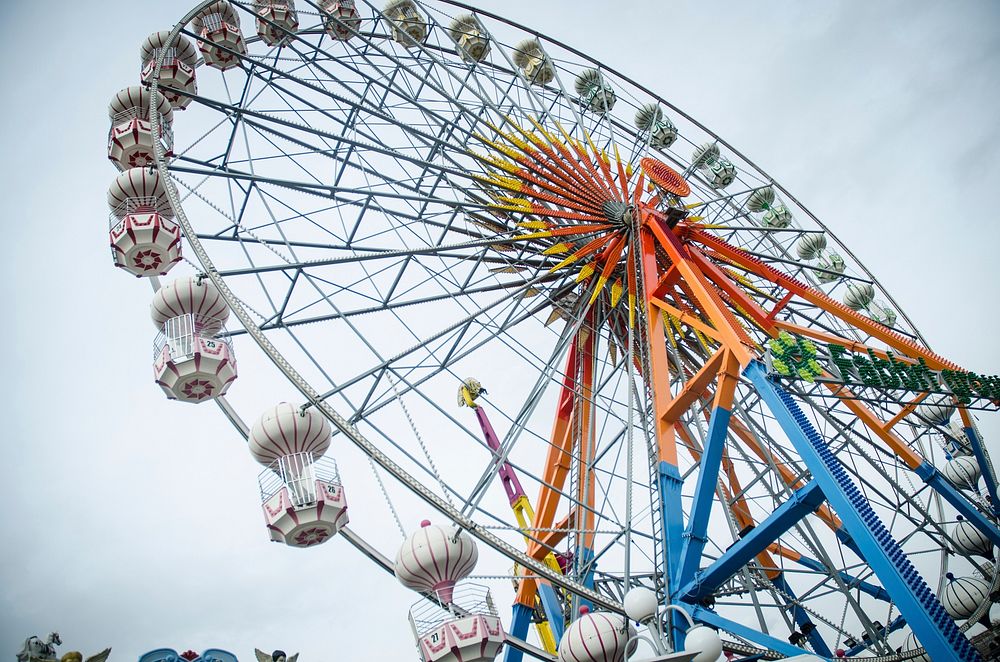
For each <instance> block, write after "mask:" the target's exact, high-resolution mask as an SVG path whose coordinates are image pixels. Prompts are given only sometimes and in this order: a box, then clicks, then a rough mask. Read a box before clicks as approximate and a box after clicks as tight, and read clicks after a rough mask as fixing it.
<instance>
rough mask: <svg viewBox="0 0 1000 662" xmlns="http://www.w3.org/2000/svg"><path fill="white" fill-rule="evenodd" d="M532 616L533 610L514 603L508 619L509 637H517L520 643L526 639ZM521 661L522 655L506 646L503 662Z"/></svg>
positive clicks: (520, 652)
mask: <svg viewBox="0 0 1000 662" xmlns="http://www.w3.org/2000/svg"><path fill="white" fill-rule="evenodd" d="M533 615H534V609H532V608H531V607H528V606H527V605H522V604H519V603H517V602H515V603H514V613H513V614H512V615H511V619H510V636H512V637H517V638H518V639H521V640H522V641H523V640H525V639H527V637H528V626H529V625H531V617H532V616H533ZM523 659H524V653H523V652H522V651H520V650H519V649H517V648H514V647H513V646H508V647H507V650H506V652H505V653H504V656H503V660H504V662H521V661H522V660H523Z"/></svg>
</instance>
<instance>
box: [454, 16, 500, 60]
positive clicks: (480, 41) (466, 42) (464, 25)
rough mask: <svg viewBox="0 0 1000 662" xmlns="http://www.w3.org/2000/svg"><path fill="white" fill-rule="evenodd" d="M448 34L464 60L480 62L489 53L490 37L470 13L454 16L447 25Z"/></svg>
mask: <svg viewBox="0 0 1000 662" xmlns="http://www.w3.org/2000/svg"><path fill="white" fill-rule="evenodd" d="M448 34H449V35H450V36H451V38H452V40H454V42H455V46H457V50H458V52H459V54H460V55H461V56H462V59H463V60H465V61H466V62H482V61H483V60H485V59H486V56H487V55H489V53H490V38H489V36H488V35H487V34H486V31H485V30H484V29H483V26H482V25H480V23H479V20H478V19H476V17H475V16H473V15H472V14H463V15H462V16H458V17H456V18H455V19H454V20H453V21H452V22H451V24H450V25H449V26H448Z"/></svg>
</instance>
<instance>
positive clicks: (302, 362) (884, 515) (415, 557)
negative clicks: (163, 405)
mask: <svg viewBox="0 0 1000 662" xmlns="http://www.w3.org/2000/svg"><path fill="white" fill-rule="evenodd" d="M178 18H179V22H178V23H177V25H176V26H175V27H174V28H173V29H172V30H164V31H160V32H155V33H153V34H151V35H150V36H149V37H147V38H146V40H145V41H143V42H142V46H141V49H140V56H141V57H140V59H141V63H140V76H139V79H138V80H137V81H135V84H134V85H131V86H128V87H125V88H124V89H122V90H121V91H120V92H118V93H117V94H116V95H115V96H114V98H113V99H112V102H111V104H110V107H109V115H110V119H111V130H110V134H109V141H108V145H109V147H108V156H109V158H110V160H111V161H112V163H113V164H114V165H115V166H116V168H117V169H118V170H119V174H118V175H117V177H116V178H115V179H114V181H113V182H112V184H111V186H110V188H109V191H108V204H109V207H110V208H111V217H110V241H111V246H112V252H113V258H114V263H115V265H116V266H118V267H120V268H122V269H123V270H125V271H127V272H129V273H131V274H133V275H135V276H139V277H145V278H147V279H148V280H149V281H150V282H151V283H152V285H153V289H154V296H153V300H152V304H151V312H152V318H153V322H154V324H155V325H156V328H157V330H158V336H157V338H156V340H155V343H154V359H153V364H154V366H153V367H154V376H155V381H156V382H157V384H159V386H160V387H161V388H162V389H163V391H164V393H165V394H166V396H167V397H169V398H171V399H176V400H179V401H184V402H190V403H205V402H208V401H214V402H215V403H216V404H217V405H218V406H219V407H220V409H221V410H222V412H223V414H224V415H225V416H227V417H228V418H229V420H230V421H231V422H232V423H233V424H234V426H235V428H236V429H237V430H238V432H239V433H240V434H241V435H242V436H243V437H244V438H246V440H247V442H248V447H249V450H250V452H251V453H252V455H253V457H254V458H255V459H256V460H257V461H258V462H259V463H260V464H261V465H263V471H262V473H261V475H260V477H259V481H260V488H261V504H260V507H261V508H262V511H263V514H264V519H265V526H266V531H267V535H269V536H270V537H271V539H272V540H274V541H276V542H278V543H282V544H286V545H288V546H290V547H300V548H301V547H315V546H317V545H321V544H324V543H327V542H328V541H330V540H332V539H334V538H343V539H346V540H347V541H348V542H349V543H350V544H352V545H354V546H355V547H357V548H358V550H359V551H360V552H361V553H362V554H363V555H364V556H365V558H368V559H370V560H371V561H373V562H374V563H375V564H376V565H378V566H381V567H382V568H383V569H385V570H387V571H389V572H393V573H394V574H395V575H396V576H397V577H398V578H399V580H400V581H401V582H402V583H403V585H404V586H407V587H409V588H412V589H413V590H414V591H416V592H417V593H419V594H420V595H418V596H415V598H414V599H415V604H414V606H413V608H412V609H411V611H410V626H411V627H412V629H413V633H414V636H415V640H416V645H417V651H418V652H417V653H416V654H417V655H418V656H419V657H420V659H422V660H425V661H428V662H429V661H431V660H465V661H468V660H492V659H495V658H496V657H498V656H500V655H503V658H504V659H505V660H508V661H512V662H516V661H518V660H521V659H523V658H524V657H525V656H527V657H531V658H537V659H542V660H556V659H558V660H561V661H567V662H568V661H576V662H583V661H597V660H624V659H633V660H638V659H645V660H650V659H657V660H661V659H662V660H667V659H676V660H691V659H694V660H696V661H697V662H706V661H708V660H715V659H718V658H720V656H721V655H722V654H723V652H724V651H725V653H726V655H728V656H730V657H732V656H737V659H739V658H742V657H753V659H780V658H785V657H794V656H803V655H806V656H812V657H809V658H808V659H817V658H819V659H829V658H836V657H847V658H857V659H879V660H895V659H925V660H926V659H935V660H937V659H959V660H978V659H981V656H982V653H981V651H985V650H987V648H988V646H989V644H990V642H991V641H992V639H991V637H992V627H991V622H990V607H991V606H992V603H993V600H994V598H995V597H996V596H997V589H998V588H1000V586H998V579H997V573H996V571H995V569H996V566H995V554H996V547H997V545H998V544H1000V529H998V527H997V516H998V513H1000V511H998V506H1000V498H998V492H997V480H996V476H995V472H994V469H993V467H992V464H991V462H990V459H989V455H988V453H987V451H986V449H985V446H984V441H983V439H982V438H981V437H980V435H979V432H978V430H977V428H976V424H975V418H974V415H973V412H974V411H975V410H977V409H995V408H996V406H997V404H998V403H1000V378H997V377H993V376H984V375H979V374H976V373H973V372H970V371H968V370H966V369H965V368H963V367H960V366H958V365H956V364H954V363H953V362H951V361H949V360H948V359H947V358H944V357H941V356H938V355H937V354H935V353H934V352H933V351H932V350H930V349H929V348H928V347H927V345H926V343H925V341H924V340H923V338H922V337H921V335H920V334H919V332H918V331H917V330H916V329H915V328H914V326H913V325H912V323H911V322H910V321H909V319H908V318H907V317H906V315H905V313H904V312H903V311H901V310H899V308H898V306H897V305H896V304H895V303H894V301H893V300H892V298H891V296H890V295H889V294H888V293H887V292H885V291H884V290H883V288H882V287H881V286H880V285H879V284H878V282H877V281H876V280H875V278H874V276H873V275H872V273H871V272H870V271H869V270H868V269H866V268H865V267H864V266H863V265H861V264H860V262H859V261H858V260H857V259H856V258H855V257H854V255H853V254H852V253H851V252H850V250H849V249H848V248H847V247H846V246H843V245H842V244H841V243H840V242H839V241H838V240H837V238H836V237H835V236H834V235H833V233H832V232H831V231H830V229H828V228H827V227H826V226H825V225H823V224H822V223H821V222H820V221H819V220H818V219H816V218H815V217H814V216H813V215H812V214H811V213H810V212H809V211H808V210H807V209H806V208H805V207H804V206H802V205H801V204H800V203H799V202H798V201H797V200H796V199H795V198H794V197H793V196H792V194H791V193H789V192H788V191H786V190H785V189H784V188H783V187H782V186H781V185H780V184H779V183H778V182H776V181H775V180H774V179H772V178H771V177H770V176H768V175H767V174H766V173H764V172H763V171H762V170H760V168H758V167H757V166H756V165H754V163H753V162H752V161H750V160H749V159H748V158H747V157H745V156H743V155H742V154H740V153H739V152H738V151H737V150H736V149H735V148H734V147H733V146H731V145H729V144H728V143H727V142H726V141H725V140H724V139H722V138H721V137H719V136H717V135H715V134H713V133H712V132H711V131H710V130H708V129H707V128H706V127H704V126H702V125H701V124H699V123H698V122H697V120H695V119H694V118H692V117H690V116H688V115H687V114H685V113H684V112H683V111H682V110H680V109H679V108H677V107H675V106H673V105H672V104H671V103H670V101H669V99H664V98H661V97H659V96H657V95H656V94H655V92H653V91H650V90H649V89H646V88H645V87H642V86H641V85H640V84H638V83H636V82H633V81H631V80H630V79H629V78H627V77H626V76H625V75H624V74H621V73H619V72H616V71H614V70H612V69H609V68H607V67H605V66H603V65H602V64H601V63H599V62H597V61H595V60H593V59H591V58H589V57H587V56H586V55H585V54H583V53H581V52H579V51H577V50H575V49H573V48H572V47H571V46H568V45H565V44H563V43H561V42H560V41H557V40H555V39H552V38H549V37H546V36H544V35H541V34H539V33H538V32H536V31H534V30H532V29H530V28H529V27H524V26H520V25H517V24H515V23H513V22H511V21H509V20H507V19H505V18H503V17H501V16H496V15H493V14H491V13H488V12H483V11H479V10H476V9H474V8H472V7H469V6H466V5H464V4H462V3H459V2H453V1H451V0H434V1H431V0H392V1H391V2H389V3H388V4H386V5H384V6H376V5H373V4H371V3H368V2H357V3H355V2H353V1H349V0H340V1H336V0H322V1H318V2H312V1H303V0H299V2H297V3H293V2H292V1H291V0H273V1H267V2H240V1H236V0H233V1H225V0H216V1H209V2H201V3H200V4H198V5H197V6H195V7H193V8H192V9H191V10H190V11H189V12H188V13H187V14H185V15H183V16H180V17H178ZM175 124H176V130H175ZM161 277H165V278H163V279H162V281H161ZM237 357H238V358H239V360H240V368H239V370H237ZM241 392H242V393H257V394H259V393H273V397H271V398H270V399H271V400H272V401H273V402H275V403H276V404H275V405H274V406H273V407H270V408H268V409H267V410H266V411H264V412H263V413H261V412H260V411H245V409H246V406H245V405H244V404H243V397H241V395H240V394H241ZM282 399H286V400H289V401H290V402H279V401H280V400H282ZM247 400H248V401H253V400H254V399H253V398H247ZM178 415H182V412H179V414H178ZM332 456H336V457H337V461H338V462H337V463H335V462H334V461H333V459H332ZM348 503H350V504H351V508H350V509H348ZM247 507H254V506H253V505H252V504H248V506H247ZM348 513H349V515H348ZM289 553H295V552H292V551H290V552H289ZM506 604H511V605H512V607H511V608H510V610H508V609H507V607H506ZM400 627H405V625H404V624H400ZM754 656H761V657H754ZM803 659H806V658H803Z"/></svg>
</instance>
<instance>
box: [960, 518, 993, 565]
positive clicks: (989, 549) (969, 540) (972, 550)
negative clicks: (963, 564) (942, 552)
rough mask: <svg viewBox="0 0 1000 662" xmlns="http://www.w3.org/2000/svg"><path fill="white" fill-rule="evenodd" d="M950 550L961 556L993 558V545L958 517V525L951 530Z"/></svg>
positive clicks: (983, 535) (978, 531)
mask: <svg viewBox="0 0 1000 662" xmlns="http://www.w3.org/2000/svg"><path fill="white" fill-rule="evenodd" d="M951 539H952V549H954V550H955V551H956V552H959V553H961V554H968V555H970V556H972V555H977V556H984V557H986V558H987V559H992V558H993V543H992V542H990V539H989V538H987V537H986V534H984V533H983V532H982V531H980V530H979V527H977V526H976V525H975V524H973V523H972V522H970V521H969V520H967V519H965V518H963V517H962V516H961V515H959V516H958V523H957V524H955V527H954V528H953V529H952V530H951Z"/></svg>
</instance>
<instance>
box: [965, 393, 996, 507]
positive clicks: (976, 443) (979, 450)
mask: <svg viewBox="0 0 1000 662" xmlns="http://www.w3.org/2000/svg"><path fill="white" fill-rule="evenodd" d="M961 415H962V424H963V428H962V431H963V432H965V436H966V437H967V438H968V439H969V444H970V445H971V446H972V454H973V455H975V456H976V462H978V463H979V466H980V467H981V468H982V470H983V481H984V482H985V483H986V493H987V494H989V496H990V505H991V506H992V507H993V515H994V516H997V515H1000V497H998V496H997V481H996V480H995V479H994V477H993V472H991V471H990V466H991V465H990V463H989V461H988V460H987V459H986V451H985V450H984V449H983V440H982V439H980V438H979V431H978V430H976V426H975V425H973V423H972V418H971V417H970V416H969V412H967V411H966V410H965V409H962V410H961Z"/></svg>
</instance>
